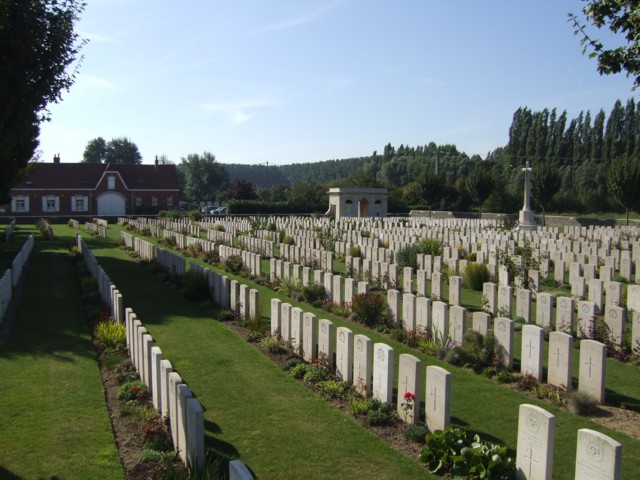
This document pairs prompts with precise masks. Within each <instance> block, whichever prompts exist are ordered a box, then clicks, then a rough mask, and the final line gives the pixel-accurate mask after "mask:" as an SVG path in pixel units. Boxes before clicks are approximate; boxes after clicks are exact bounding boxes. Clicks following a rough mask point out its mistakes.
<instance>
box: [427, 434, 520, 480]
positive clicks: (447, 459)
mask: <svg viewBox="0 0 640 480" xmlns="http://www.w3.org/2000/svg"><path fill="white" fill-rule="evenodd" d="M426 444H427V446H426V448H425V449H424V450H423V451H422V453H421V454H420V461H422V462H424V463H426V464H427V467H428V468H429V471H430V472H431V473H439V474H443V473H446V472H450V473H451V475H452V476H453V478H466V479H480V478H491V479H497V480H507V479H511V478H514V475H515V461H514V459H513V458H512V457H509V456H508V455H507V447H504V446H501V445H497V444H493V443H489V442H483V441H481V440H480V436H479V435H477V434H476V435H472V434H471V432H469V430H468V429H467V428H463V427H455V426H450V427H448V428H446V429H445V430H438V431H436V432H431V433H429V434H427V436H426Z"/></svg>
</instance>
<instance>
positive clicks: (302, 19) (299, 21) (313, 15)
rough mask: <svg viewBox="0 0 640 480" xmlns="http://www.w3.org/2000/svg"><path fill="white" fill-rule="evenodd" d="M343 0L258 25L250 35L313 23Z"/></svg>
mask: <svg viewBox="0 0 640 480" xmlns="http://www.w3.org/2000/svg"><path fill="white" fill-rule="evenodd" d="M344 3H345V2H344V0H339V1H336V2H332V3H329V4H327V5H324V6H322V7H320V8H317V9H315V10H311V11H309V12H306V13H304V14H302V15H300V16H298V17H293V18H289V19H287V20H283V21H282V22H278V23H273V24H271V25H265V26H264V27H260V28H258V29H257V30H254V31H253V32H250V33H249V34H250V35H256V34H259V33H266V32H273V31H276V30H286V29H289V28H296V27H300V26H302V25H307V24H309V23H313V22H315V21H317V20H320V19H321V18H322V17H324V16H326V15H327V14H328V13H329V12H331V11H333V10H335V9H336V8H338V7H340V6H341V5H342V4H344Z"/></svg>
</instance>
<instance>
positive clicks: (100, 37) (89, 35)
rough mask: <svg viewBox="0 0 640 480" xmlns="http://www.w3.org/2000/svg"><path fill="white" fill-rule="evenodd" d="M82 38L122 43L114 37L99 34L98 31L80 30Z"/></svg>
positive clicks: (99, 41) (100, 41)
mask: <svg viewBox="0 0 640 480" xmlns="http://www.w3.org/2000/svg"><path fill="white" fill-rule="evenodd" d="M78 35H79V36H80V38H84V39H86V40H89V41H90V42H94V43H121V42H120V41H118V40H116V39H115V38H113V37H105V36H104V35H98V34H96V33H90V32H83V31H79V32H78Z"/></svg>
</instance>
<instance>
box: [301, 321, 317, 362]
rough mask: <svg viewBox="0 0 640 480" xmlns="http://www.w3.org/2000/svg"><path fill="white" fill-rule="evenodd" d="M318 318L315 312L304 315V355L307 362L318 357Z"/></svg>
mask: <svg viewBox="0 0 640 480" xmlns="http://www.w3.org/2000/svg"><path fill="white" fill-rule="evenodd" d="M317 346H318V319H317V317H316V316H315V315H314V314H313V313H309V312H304V314H303V315H302V356H303V358H304V359H305V361H307V362H313V361H314V360H315V359H316V358H317V357H318V352H317Z"/></svg>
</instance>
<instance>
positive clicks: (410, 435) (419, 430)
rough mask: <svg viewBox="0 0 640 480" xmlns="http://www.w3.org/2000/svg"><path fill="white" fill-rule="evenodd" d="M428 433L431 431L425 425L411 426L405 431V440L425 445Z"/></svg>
mask: <svg viewBox="0 0 640 480" xmlns="http://www.w3.org/2000/svg"><path fill="white" fill-rule="evenodd" d="M427 433H429V429H428V428H427V427H425V426H424V425H409V426H408V427H407V428H405V429H404V436H405V438H406V439H407V440H411V441H412V442H416V443H425V442H426V438H425V437H426V436H427Z"/></svg>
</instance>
